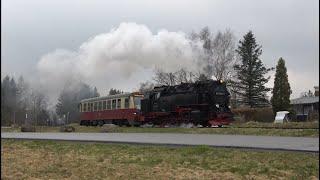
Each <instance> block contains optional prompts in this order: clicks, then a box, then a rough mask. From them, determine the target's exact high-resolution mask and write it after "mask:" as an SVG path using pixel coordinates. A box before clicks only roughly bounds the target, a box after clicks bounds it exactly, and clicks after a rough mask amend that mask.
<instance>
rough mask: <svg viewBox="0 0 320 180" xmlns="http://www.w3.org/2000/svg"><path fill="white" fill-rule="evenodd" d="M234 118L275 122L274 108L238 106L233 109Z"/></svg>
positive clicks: (244, 120)
mask: <svg viewBox="0 0 320 180" xmlns="http://www.w3.org/2000/svg"><path fill="white" fill-rule="evenodd" d="M232 112H233V113H234V118H235V120H236V121H238V122H249V121H257V122H273V121H274V114H273V111H272V108H269V107H266V108H237V109H233V110H232Z"/></svg>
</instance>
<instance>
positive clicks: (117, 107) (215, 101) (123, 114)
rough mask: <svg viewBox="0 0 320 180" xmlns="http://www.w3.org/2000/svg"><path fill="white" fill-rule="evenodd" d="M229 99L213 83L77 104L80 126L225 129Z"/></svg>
mask: <svg viewBox="0 0 320 180" xmlns="http://www.w3.org/2000/svg"><path fill="white" fill-rule="evenodd" d="M229 99H230V94H229V92H228V90H227V88H226V85H225V83H223V82H222V81H214V80H206V81H198V82H195V83H183V84H180V85H175V86H161V87H155V88H154V89H153V90H151V91H148V92H146V93H145V94H140V93H126V94H119V95H112V96H104V97H97V98H91V99H84V100H82V101H81V102H80V104H79V108H80V113H81V116H80V117H81V120H80V125H93V126H96V125H103V124H106V123H112V124H116V125H119V126H122V125H127V126H130V125H134V126H139V125H143V124H152V125H158V126H162V127H164V126H177V125H181V124H192V125H195V126H198V125H201V126H203V127H208V126H209V127H210V126H222V125H228V124H230V123H231V122H232V120H233V118H232V117H233V116H232V113H231V111H230V107H229Z"/></svg>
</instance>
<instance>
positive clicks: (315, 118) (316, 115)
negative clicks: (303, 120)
mask: <svg viewBox="0 0 320 180" xmlns="http://www.w3.org/2000/svg"><path fill="white" fill-rule="evenodd" d="M308 121H310V122H312V121H319V113H318V112H311V113H310V114H309V116H308Z"/></svg>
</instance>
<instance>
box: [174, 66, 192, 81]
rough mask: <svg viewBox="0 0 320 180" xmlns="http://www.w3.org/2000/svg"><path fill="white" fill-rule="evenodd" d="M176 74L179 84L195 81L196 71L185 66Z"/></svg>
mask: <svg viewBox="0 0 320 180" xmlns="http://www.w3.org/2000/svg"><path fill="white" fill-rule="evenodd" d="M175 75H176V82H177V83H178V84H181V83H191V82H194V81H195V79H196V75H195V73H193V72H191V71H187V70H186V69H184V68H181V69H180V70H178V71H176V72H175Z"/></svg>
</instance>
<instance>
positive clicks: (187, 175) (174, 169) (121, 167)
mask: <svg viewBox="0 0 320 180" xmlns="http://www.w3.org/2000/svg"><path fill="white" fill-rule="evenodd" d="M1 142H2V148H1V159H2V162H1V177H2V179H272V178H273V179H317V178H319V172H318V171H319V162H318V161H319V154H312V153H301V152H279V151H270V152H267V151H245V150H235V149H224V148H210V147H207V146H198V147H165V146H145V145H115V144H80V143H71V142H51V141H15V140H1Z"/></svg>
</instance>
